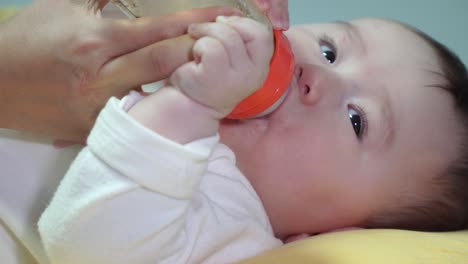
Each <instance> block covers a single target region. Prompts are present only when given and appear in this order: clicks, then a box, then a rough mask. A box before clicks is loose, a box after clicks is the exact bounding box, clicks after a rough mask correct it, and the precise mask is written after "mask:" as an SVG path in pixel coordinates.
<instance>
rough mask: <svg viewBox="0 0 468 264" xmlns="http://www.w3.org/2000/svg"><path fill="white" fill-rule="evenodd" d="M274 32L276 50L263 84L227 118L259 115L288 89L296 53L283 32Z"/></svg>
mask: <svg viewBox="0 0 468 264" xmlns="http://www.w3.org/2000/svg"><path fill="white" fill-rule="evenodd" d="M273 33H274V37H275V50H274V53H273V57H272V58H271V62H270V71H269V72H268V76H267V78H266V79H265V82H264V83H263V86H262V87H261V88H260V89H258V90H257V91H256V92H254V93H253V94H251V95H250V96H249V97H247V98H245V99H244V100H243V101H242V102H240V103H239V104H238V105H237V106H236V108H234V110H233V111H232V112H231V113H230V114H229V115H228V116H227V117H226V118H229V119H245V118H251V117H254V116H258V115H260V114H261V113H262V112H264V111H265V110H267V109H269V108H270V107H271V106H273V105H274V104H275V103H276V101H278V100H279V99H280V98H281V96H282V95H283V94H284V93H285V92H286V90H287V89H288V86H289V83H290V82H291V79H292V76H293V74H294V55H293V53H292V50H291V45H290V44H289V40H288V38H287V37H286V36H285V35H284V34H283V32H282V31H281V30H274V31H273Z"/></svg>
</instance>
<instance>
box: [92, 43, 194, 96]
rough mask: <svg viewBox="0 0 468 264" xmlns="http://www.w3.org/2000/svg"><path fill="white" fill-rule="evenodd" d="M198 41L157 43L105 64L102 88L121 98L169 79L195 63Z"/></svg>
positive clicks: (101, 76)
mask: <svg viewBox="0 0 468 264" xmlns="http://www.w3.org/2000/svg"><path fill="white" fill-rule="evenodd" d="M193 44H194V40H193V39H192V38H191V37H189V36H188V35H184V36H181V37H177V38H172V39H168V40H164V41H160V42H157V43H155V44H153V45H150V46H147V47H145V48H143V49H139V50H137V51H134V52H131V53H129V54H125V55H123V56H121V57H118V58H116V59H114V60H112V61H110V62H109V63H107V64H105V65H104V66H103V68H102V69H101V71H100V73H99V79H100V80H101V83H100V85H99V86H104V87H109V88H110V89H113V91H112V94H121V93H125V92H126V91H128V90H130V89H132V88H134V87H136V86H139V85H141V84H145V83H150V82H154V81H159V80H162V79H165V78H167V77H168V76H169V75H170V74H171V73H172V72H173V71H174V70H175V69H176V68H177V67H179V66H180V65H182V64H183V63H185V62H187V61H189V60H191V59H192V58H191V51H192V47H193Z"/></svg>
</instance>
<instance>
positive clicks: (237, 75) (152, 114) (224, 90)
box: [129, 17, 273, 144]
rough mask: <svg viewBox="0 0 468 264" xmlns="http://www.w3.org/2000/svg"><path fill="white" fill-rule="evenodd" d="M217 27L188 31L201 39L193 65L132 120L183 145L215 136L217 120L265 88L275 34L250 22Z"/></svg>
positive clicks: (222, 20) (225, 21)
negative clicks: (264, 81)
mask: <svg viewBox="0 0 468 264" xmlns="http://www.w3.org/2000/svg"><path fill="white" fill-rule="evenodd" d="M217 21H218V23H204V24H195V25H192V26H191V27H189V34H190V35H191V36H193V37H194V38H196V39H198V40H197V42H196V43H195V46H194V48H193V55H194V57H195V61H193V62H190V63H187V64H185V65H183V66H182V67H180V68H179V69H178V70H176V72H175V73H174V74H173V75H172V77H171V78H170V83H171V86H172V87H164V88H162V89H161V90H160V91H158V92H156V93H155V94H153V95H151V96H149V97H148V98H145V99H144V100H142V101H141V102H139V103H138V104H137V105H136V106H134V107H133V108H132V109H131V110H130V111H129V114H130V115H131V116H133V117H134V118H135V119H136V120H137V121H139V122H140V123H141V124H143V125H145V126H146V127H148V128H150V129H152V130H153V131H155V132H157V133H158V134H160V135H162V136H165V137H167V138H169V139H172V140H174V141H176V142H178V143H182V144H183V143H187V142H190V141H193V140H195V139H199V138H204V137H208V136H212V135H214V134H215V133H216V132H217V131H218V126H219V120H220V119H222V118H224V117H225V116H226V115H228V114H229V113H230V112H231V111H232V109H233V108H234V107H235V106H236V105H237V104H238V103H239V102H240V101H241V100H242V99H244V98H246V97H247V96H248V95H250V94H251V93H252V92H254V91H255V90H256V89H257V88H259V87H260V86H261V84H262V82H263V80H264V79H265V78H266V75H267V72H268V64H269V60H270V58H271V54H272V52H273V51H272V48H273V47H272V41H273V40H272V36H271V33H270V32H268V30H266V28H265V27H263V26H262V25H260V24H259V23H257V22H255V21H253V20H250V19H246V18H240V17H229V18H227V17H219V18H218V19H217ZM174 88H176V89H174ZM156 113H157V114H156ZM187 128H190V129H187Z"/></svg>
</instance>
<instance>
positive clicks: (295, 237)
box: [283, 233, 310, 244]
mask: <svg viewBox="0 0 468 264" xmlns="http://www.w3.org/2000/svg"><path fill="white" fill-rule="evenodd" d="M308 237H310V235H309V234H306V233H303V234H298V235H292V236H288V237H287V238H286V239H285V240H284V241H283V242H284V243H285V244H287V243H291V242H294V241H297V240H302V239H305V238H308Z"/></svg>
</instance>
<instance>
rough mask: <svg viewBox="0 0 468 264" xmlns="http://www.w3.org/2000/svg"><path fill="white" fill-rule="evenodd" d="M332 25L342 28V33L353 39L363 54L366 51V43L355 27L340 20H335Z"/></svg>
mask: <svg viewBox="0 0 468 264" xmlns="http://www.w3.org/2000/svg"><path fill="white" fill-rule="evenodd" d="M334 23H335V24H337V25H338V26H339V27H341V28H343V29H344V31H345V32H346V33H347V34H349V35H350V36H351V39H355V40H356V41H357V44H358V45H359V47H360V48H362V50H363V52H365V51H366V45H365V44H366V42H365V41H364V39H363V37H362V34H361V31H360V30H359V28H358V27H357V26H356V25H354V24H352V23H350V22H348V21H342V20H337V21H335V22H334Z"/></svg>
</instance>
